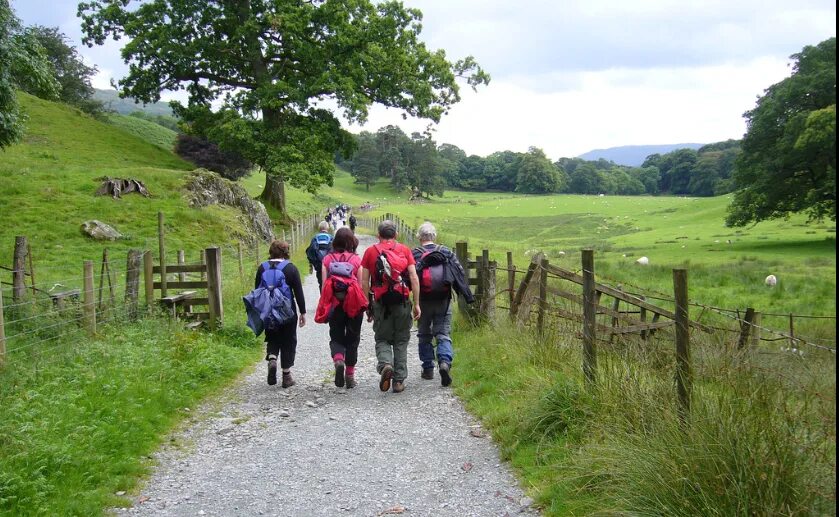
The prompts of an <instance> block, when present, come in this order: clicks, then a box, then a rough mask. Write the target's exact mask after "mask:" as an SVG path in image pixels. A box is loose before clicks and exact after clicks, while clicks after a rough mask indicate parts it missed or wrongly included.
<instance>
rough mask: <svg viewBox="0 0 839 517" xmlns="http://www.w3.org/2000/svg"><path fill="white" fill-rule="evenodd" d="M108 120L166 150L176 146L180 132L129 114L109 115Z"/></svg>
mask: <svg viewBox="0 0 839 517" xmlns="http://www.w3.org/2000/svg"><path fill="white" fill-rule="evenodd" d="M108 122H110V123H111V124H113V125H114V126H116V127H118V128H120V129H122V130H123V131H125V132H127V133H130V134H132V135H134V136H136V137H137V138H139V139H141V140H144V141H146V142H148V143H150V144H152V145H156V146H157V147H160V148H161V149H165V150H166V151H171V150H172V149H174V147H175V140H176V139H177V136H178V134H177V133H175V132H174V131H172V130H171V129H169V128H167V127H163V126H161V125H160V124H155V123H154V122H150V121H148V120H143V119H141V118H137V117H132V116H129V115H119V114H111V115H108Z"/></svg>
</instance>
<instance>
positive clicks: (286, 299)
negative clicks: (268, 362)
mask: <svg viewBox="0 0 839 517" xmlns="http://www.w3.org/2000/svg"><path fill="white" fill-rule="evenodd" d="M288 264H289V261H288V260H285V261H283V262H281V263H279V264H277V263H272V262H271V261H265V262H263V263H262V269H263V271H262V279H261V281H260V283H259V288H262V289H265V290H267V291H268V298H269V300H270V304H269V305H270V311H268V313H267V315H266V316H265V317H263V318H262V323H263V324H264V325H265V328H266V329H268V330H274V329H276V328H277V327H279V326H280V325H282V324H284V323H288V322H289V321H292V320H294V319H295V313H294V307H293V306H292V302H291V288H290V287H289V286H288V284H287V283H286V281H285V273H283V269H285V267H286V266H287V265H288Z"/></svg>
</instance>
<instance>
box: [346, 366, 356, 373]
mask: <svg viewBox="0 0 839 517" xmlns="http://www.w3.org/2000/svg"><path fill="white" fill-rule="evenodd" d="M346 371H347V375H355V366H347V370H346Z"/></svg>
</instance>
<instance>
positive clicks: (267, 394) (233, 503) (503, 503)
mask: <svg viewBox="0 0 839 517" xmlns="http://www.w3.org/2000/svg"><path fill="white" fill-rule="evenodd" d="M360 238H361V241H362V242H361V252H362V253H363V249H364V247H365V246H369V245H370V244H372V243H373V240H372V238H370V237H367V236H360ZM303 289H304V292H305V296H306V301H307V309H308V317H309V318H308V321H307V324H306V326H305V327H303V328H302V329H298V348H297V359H296V366H295V367H294V369H293V373H294V376H295V380H296V381H297V385H296V386H293V387H292V388H289V389H282V388H280V386H279V384H277V385H276V386H268V385H267V384H266V382H265V376H266V366H265V362H264V361H260V362H259V363H258V364H257V365H255V368H254V369H253V371H252V372H251V373H249V374H247V375H246V376H243V378H241V379H240V380H239V381H238V382H237V383H236V384H235V385H234V386H232V387H231V388H229V389H228V390H227V391H226V392H225V393H223V394H222V395H221V396H220V397H219V398H217V399H215V400H213V401H209V402H207V403H206V404H205V405H204V406H203V407H202V408H198V409H197V410H193V413H194V414H196V417H195V418H194V419H193V423H191V426H190V427H189V428H187V429H185V430H181V431H178V432H176V433H175V434H174V435H173V436H172V439H171V440H170V443H174V444H182V445H181V446H180V447H175V446H164V447H162V448H161V450H160V451H158V452H157V453H155V455H154V460H155V462H156V464H157V467H156V468H155V469H154V471H153V473H152V475H151V477H150V478H149V479H148V480H147V482H146V483H145V484H144V486H143V488H142V489H141V491H140V492H139V494H138V495H135V496H133V497H132V502H133V504H134V506H133V507H131V508H123V509H114V511H115V512H116V513H117V514H120V515H161V516H166V515H172V516H180V515H183V516H187V515H188V516H195V515H214V516H229V515H231V516H232V515H276V516H333V515H334V516H349V515H351V516H356V515H358V516H382V515H406V516H407V515H412V516H449V515H450V516H492V515H516V514H525V515H537V512H536V510H534V509H533V508H532V507H531V506H530V504H531V500H530V499H529V498H527V497H524V495H523V493H522V490H521V489H520V488H519V487H518V484H517V482H516V480H515V479H514V478H513V476H512V474H511V472H510V470H509V468H508V466H507V465H506V464H504V463H502V462H501V460H500V459H499V456H498V451H497V450H496V448H495V445H494V444H493V443H492V441H491V440H490V438H489V437H488V436H487V435H485V433H483V432H482V431H481V428H480V425H479V424H478V423H477V422H476V421H475V420H474V419H473V418H472V417H471V416H470V415H468V414H467V413H466V411H465V410H464V409H463V406H462V404H461V403H460V401H459V400H458V399H457V397H455V396H454V395H453V393H452V391H451V389H450V388H443V387H441V386H440V380H439V377H438V376H437V375H436V373H435V379H434V380H433V381H427V380H422V379H420V376H419V374H420V368H419V359H418V358H417V349H416V334H415V333H414V335H413V337H412V343H411V346H410V348H409V354H408V370H409V373H408V378H407V379H406V383H405V391H404V392H403V393H400V394H394V393H392V392H388V393H382V392H380V391H379V388H378V375H377V374H376V359H375V351H374V348H375V347H374V342H373V331H372V326H371V325H370V324H368V323H367V322H365V323H364V325H363V327H362V338H361V346H360V348H359V363H358V367H357V369H356V378H357V380H358V387H356V388H354V389H351V390H346V389H344V388H336V387H335V386H334V384H333V382H332V381H333V370H332V361H331V358H330V357H329V345H328V339H329V338H328V327H327V326H326V325H319V324H316V323H314V321H313V320H312V317H313V315H314V312H315V306H316V303H317V299H318V289H317V280H316V279H315V277H314V275H309V276H307V277H306V279H305V280H304V286H303ZM456 354H457V343H455V365H454V368H453V370H452V373H453V377H454V382H455V383H457V381H458V377H457V357H456Z"/></svg>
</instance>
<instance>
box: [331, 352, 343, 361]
mask: <svg viewBox="0 0 839 517" xmlns="http://www.w3.org/2000/svg"><path fill="white" fill-rule="evenodd" d="M343 360H344V354H341V353H337V354H335V355H333V356H332V361H334V362H336V363H337V362H338V361H343Z"/></svg>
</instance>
